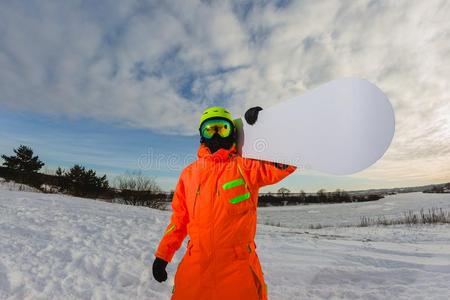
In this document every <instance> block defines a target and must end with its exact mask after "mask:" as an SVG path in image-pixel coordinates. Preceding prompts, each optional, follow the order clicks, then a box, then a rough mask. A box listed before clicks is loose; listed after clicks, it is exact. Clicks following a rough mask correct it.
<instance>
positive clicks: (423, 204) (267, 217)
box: [258, 193, 450, 228]
mask: <svg viewBox="0 0 450 300" xmlns="http://www.w3.org/2000/svg"><path fill="white" fill-rule="evenodd" d="M422 208H423V209H425V210H428V209H430V208H442V209H445V210H447V211H450V194H424V193H404V194H397V195H389V196H386V197H385V198H383V199H380V200H378V201H372V202H360V203H342V204H327V205H323V204H312V205H301V206H285V207H263V208H261V209H259V213H258V216H259V222H260V223H266V224H267V223H268V222H271V223H272V224H273V223H280V225H281V226H283V227H284V226H286V227H294V228H309V227H310V225H318V224H321V225H323V226H342V225H343V226H346V225H355V224H359V223H360V220H361V217H363V216H365V217H372V218H373V217H375V218H376V217H378V216H385V217H386V218H395V217H399V216H402V215H403V214H404V213H405V212H408V211H409V210H412V211H414V212H418V211H420V209H422Z"/></svg>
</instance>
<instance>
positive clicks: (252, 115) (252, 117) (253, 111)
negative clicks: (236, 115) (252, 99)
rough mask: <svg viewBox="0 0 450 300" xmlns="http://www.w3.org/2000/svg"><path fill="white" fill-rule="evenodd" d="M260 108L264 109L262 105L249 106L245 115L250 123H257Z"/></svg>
mask: <svg viewBox="0 0 450 300" xmlns="http://www.w3.org/2000/svg"><path fill="white" fill-rule="evenodd" d="M260 110H262V107H260V106H255V107H252V108H249V109H248V110H247V111H246V112H245V115H244V117H245V121H247V123H248V124H250V125H253V124H255V122H256V120H257V119H258V113H259V111H260Z"/></svg>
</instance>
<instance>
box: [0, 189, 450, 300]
mask: <svg viewBox="0 0 450 300" xmlns="http://www.w3.org/2000/svg"><path fill="white" fill-rule="evenodd" d="M0 186H1V185H0ZM435 196H436V195H431V194H409V197H408V194H405V195H396V196H390V197H388V198H386V199H383V200H382V201H381V202H380V201H378V202H369V203H358V204H339V205H314V206H312V205H311V206H305V207H295V208H267V209H266V208H264V209H260V216H262V217H261V222H262V221H263V220H262V219H263V218H266V219H267V218H268V219H270V218H271V216H273V219H270V221H276V220H280V219H279V218H280V217H279V216H280V215H282V216H283V218H282V220H283V222H286V223H288V224H292V225H293V226H292V227H291V228H281V227H274V226H267V225H263V224H260V225H259V227H258V233H257V238H256V243H257V251H258V255H259V257H260V260H261V262H262V266H263V271H264V273H265V278H266V281H267V284H268V291H269V299H360V298H363V299H449V298H450V287H449V285H448V283H449V282H450V226H449V225H433V226H406V225H405V226H391V227H367V228H359V227H329V228H323V229H320V230H309V229H305V228H303V229H302V228H299V227H301V225H302V224H307V225H309V224H311V223H313V224H318V223H327V224H330V225H333V223H334V225H336V224H340V223H341V220H348V221H353V220H359V219H358V218H357V216H359V215H361V214H369V215H370V216H373V215H375V214H383V213H386V212H388V213H392V214H399V213H401V211H402V210H403V209H406V210H408V209H417V208H419V207H420V206H422V205H425V206H426V207H442V208H445V207H448V203H449V202H450V199H449V196H442V197H443V198H441V197H435ZM407 199H409V200H407ZM408 201H409V202H410V203H409V204H408V203H407V202H408ZM389 203H391V204H389ZM352 205H356V206H352ZM446 205H447V206H446ZM388 207H393V208H392V210H391V211H386V210H383V209H384V208H388ZM349 208H352V209H349ZM287 212H289V216H288V214H287ZM339 214H340V217H339ZM355 215H356V216H355ZM305 216H307V217H308V220H307V221H302V220H301V219H302V218H303V217H305ZM169 217H170V212H167V211H158V210H154V209H149V208H143V207H133V206H126V205H120V204H111V203H105V202H101V201H94V200H88V199H82V198H76V197H70V196H64V195H56V194H43V193H32V192H23V191H10V190H8V189H5V188H0V299H169V298H170V294H171V288H172V284H173V276H174V274H175V270H176V266H177V263H178V262H179V260H180V259H181V257H182V255H183V252H184V249H180V251H178V252H177V254H176V256H175V257H174V260H173V262H172V263H170V264H169V266H168V273H169V279H168V280H167V281H166V282H164V283H162V284H160V283H158V282H156V281H155V280H154V279H153V277H152V275H151V264H152V262H153V255H152V253H153V252H154V249H155V247H156V246H157V244H158V242H159V239H160V238H161V236H162V233H163V230H164V228H165V226H166V225H167V223H168V221H169ZM325 220H326V222H325ZM295 227H298V228H295ZM186 242H187V240H186V241H185V243H184V246H185V245H186ZM184 246H183V247H184Z"/></svg>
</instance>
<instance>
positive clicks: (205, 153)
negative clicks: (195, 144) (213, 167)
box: [197, 143, 237, 161]
mask: <svg viewBox="0 0 450 300" xmlns="http://www.w3.org/2000/svg"><path fill="white" fill-rule="evenodd" d="M236 155H237V150H236V143H234V144H233V146H231V148H230V149H223V148H222V149H219V150H217V151H216V152H214V153H211V151H210V150H209V148H208V147H207V146H206V145H205V144H200V146H199V148H198V151H197V156H198V158H204V159H210V160H214V161H226V160H228V159H230V158H232V157H234V156H236Z"/></svg>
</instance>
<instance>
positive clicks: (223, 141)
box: [200, 133, 235, 153]
mask: <svg viewBox="0 0 450 300" xmlns="http://www.w3.org/2000/svg"><path fill="white" fill-rule="evenodd" d="M234 142H235V138H234V135H233V134H231V135H230V136H227V137H226V138H223V137H221V136H220V135H219V134H218V133H215V134H214V135H213V137H212V138H210V139H205V138H204V137H202V138H201V139H200V143H204V144H205V145H206V146H207V147H208V148H209V150H210V151H211V153H214V152H216V151H217V150H219V149H230V148H231V146H233V143H234Z"/></svg>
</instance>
